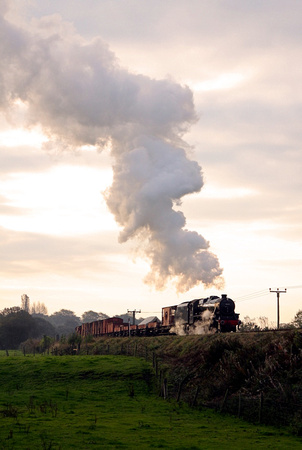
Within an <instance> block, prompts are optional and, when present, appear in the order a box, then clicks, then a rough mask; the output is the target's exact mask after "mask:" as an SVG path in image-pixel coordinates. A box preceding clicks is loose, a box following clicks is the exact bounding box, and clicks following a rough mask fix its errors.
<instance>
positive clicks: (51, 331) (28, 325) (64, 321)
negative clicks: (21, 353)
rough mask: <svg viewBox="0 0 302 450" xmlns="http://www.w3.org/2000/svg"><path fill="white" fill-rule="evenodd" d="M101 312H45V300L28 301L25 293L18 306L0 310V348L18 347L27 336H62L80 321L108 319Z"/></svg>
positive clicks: (66, 310) (43, 338)
mask: <svg viewBox="0 0 302 450" xmlns="http://www.w3.org/2000/svg"><path fill="white" fill-rule="evenodd" d="M107 317H108V316H107V315H106V314H103V313H97V312H95V311H86V312H84V313H83V314H82V316H81V317H78V316H77V315H76V314H75V313H74V312H73V311H70V310H68V309H61V310H60V311H56V312H54V313H53V314H51V315H48V311H47V308H46V306H45V304H44V303H41V302H38V303H33V304H32V305H31V304H30V299H29V297H28V295H26V294H23V295H22V296H21V306H13V307H10V308H4V309H3V310H2V311H0V349H2V350H5V349H17V348H19V346H20V344H21V343H22V342H25V341H27V340H29V339H35V340H43V342H44V341H45V339H46V337H50V338H51V339H56V340H58V339H64V337H67V336H69V335H70V334H72V333H74V331H75V328H76V327H77V326H78V325H80V324H81V323H85V322H92V321H94V320H100V319H104V318H107Z"/></svg>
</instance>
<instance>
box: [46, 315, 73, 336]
mask: <svg viewBox="0 0 302 450" xmlns="http://www.w3.org/2000/svg"><path fill="white" fill-rule="evenodd" d="M47 320H49V322H50V323H51V324H52V325H53V326H54V327H55V329H56V333H57V334H59V335H62V334H64V335H68V334H70V333H74V330H75V328H76V327H77V326H78V325H80V323H81V321H80V318H79V317H77V316H76V315H75V313H74V312H73V311H70V310H68V309H61V310H60V311H56V312H54V313H53V314H52V315H51V316H49V317H48V319H47Z"/></svg>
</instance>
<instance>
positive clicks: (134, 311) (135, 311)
mask: <svg viewBox="0 0 302 450" xmlns="http://www.w3.org/2000/svg"><path fill="white" fill-rule="evenodd" d="M127 312H128V313H132V314H133V316H132V317H133V325H135V313H140V312H141V310H140V309H139V310H136V309H134V310H133V311H130V310H129V309H127Z"/></svg>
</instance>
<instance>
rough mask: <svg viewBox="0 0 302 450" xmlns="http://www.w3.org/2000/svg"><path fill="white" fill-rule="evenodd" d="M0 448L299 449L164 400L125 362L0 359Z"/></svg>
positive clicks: (146, 372)
mask: <svg viewBox="0 0 302 450" xmlns="http://www.w3.org/2000/svg"><path fill="white" fill-rule="evenodd" d="M0 356H1V357H0V379H1V398H0V416H1V427H0V448H3V449H30V450H33V449H69V448H77V449H91V448H105V449H110V448H113V449H117V448H129V449H134V448H136V447H139V448H141V449H144V448H173V449H199V448H200V449H201V448H203V449H206V448H209V449H211V448H217V449H218V448H219V449H224V448H225V449H226V448H229V447H230V446H232V448H234V449H236V448H238V449H245V448H246V449H247V448H250V447H253V448H273V449H278V448H280V449H281V448H282V449H284V448H301V439H299V438H296V437H294V436H290V435H288V434H287V433H285V432H284V431H283V432H281V431H278V430H276V429H273V428H268V427H264V426H255V425H251V424H248V423H246V422H243V421H240V420H239V419H236V418H232V417H227V416H222V415H219V414H216V413H214V412H212V411H210V410H202V411H197V410H194V409H190V408H189V407H188V406H186V405H185V404H182V403H176V402H175V401H173V400H171V401H164V400H163V399H161V398H159V397H158V395H157V394H156V393H154V391H153V382H152V370H151V368H150V364H148V363H147V362H146V361H144V360H143V359H138V358H131V357H127V356H109V355H108V356H38V355H36V356H35V357H33V356H26V357H24V356H9V357H7V356H5V353H3V355H2V354H1V355H0Z"/></svg>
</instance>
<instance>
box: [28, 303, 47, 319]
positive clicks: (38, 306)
mask: <svg viewBox="0 0 302 450" xmlns="http://www.w3.org/2000/svg"><path fill="white" fill-rule="evenodd" d="M31 314H32V315H38V314H39V315H41V316H47V308H46V306H45V305H44V303H40V302H38V303H33V304H32V307H31Z"/></svg>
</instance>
